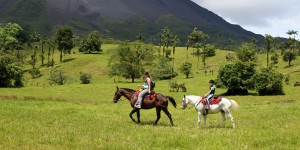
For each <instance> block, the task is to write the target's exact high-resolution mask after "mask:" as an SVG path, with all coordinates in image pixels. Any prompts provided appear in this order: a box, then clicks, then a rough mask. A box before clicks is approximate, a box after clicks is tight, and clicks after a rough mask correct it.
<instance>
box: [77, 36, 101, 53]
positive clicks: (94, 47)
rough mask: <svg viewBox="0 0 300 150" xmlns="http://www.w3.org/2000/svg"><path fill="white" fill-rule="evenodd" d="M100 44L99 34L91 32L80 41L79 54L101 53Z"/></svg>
mask: <svg viewBox="0 0 300 150" xmlns="http://www.w3.org/2000/svg"><path fill="white" fill-rule="evenodd" d="M101 44H102V43H101V34H100V33H99V32H98V31H93V32H91V33H90V34H89V35H88V36H87V37H84V38H83V39H82V40H81V41H80V44H79V52H86V53H92V52H94V51H95V52H101V51H102V50H101Z"/></svg>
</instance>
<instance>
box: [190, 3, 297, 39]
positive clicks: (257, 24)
mask: <svg viewBox="0 0 300 150" xmlns="http://www.w3.org/2000/svg"><path fill="white" fill-rule="evenodd" d="M192 1H194V2H196V3H197V4H199V5H200V6H202V7H204V8H207V9H208V10H210V11H213V12H214V13H216V14H218V15H219V16H221V17H223V18H224V19H225V20H227V21H228V22H230V23H233V24H239V25H241V26H242V27H243V28H244V29H247V30H249V31H252V32H254V33H258V34H262V35H265V34H266V33H268V34H271V35H272V36H281V37H288V36H287V35H286V32H287V31H288V30H296V31H298V34H299V35H298V37H300V0H192Z"/></svg>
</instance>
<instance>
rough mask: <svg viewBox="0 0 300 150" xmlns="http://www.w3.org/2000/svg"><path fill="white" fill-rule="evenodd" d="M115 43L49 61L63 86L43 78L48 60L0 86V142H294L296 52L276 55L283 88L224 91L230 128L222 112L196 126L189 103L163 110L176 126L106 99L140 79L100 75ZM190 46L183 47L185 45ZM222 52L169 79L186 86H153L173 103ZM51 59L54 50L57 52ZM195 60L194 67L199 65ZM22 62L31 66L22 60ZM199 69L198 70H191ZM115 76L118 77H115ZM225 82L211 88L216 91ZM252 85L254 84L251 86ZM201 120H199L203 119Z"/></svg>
mask: <svg viewBox="0 0 300 150" xmlns="http://www.w3.org/2000/svg"><path fill="white" fill-rule="evenodd" d="M114 48H116V45H104V46H103V49H104V52H103V54H93V55H88V54H87V55H85V54H79V53H76V54H72V55H67V56H66V58H65V60H66V61H65V62H64V63H59V64H58V65H57V66H56V68H59V69H62V70H64V71H65V72H66V73H67V75H68V76H69V80H68V83H67V84H66V85H63V86H50V85H49V84H48V81H47V78H48V76H49V73H50V70H51V69H50V68H41V71H42V74H43V76H42V77H41V78H39V79H34V80H33V79H31V77H30V76H29V75H28V74H26V75H25V87H24V88H16V89H11V88H7V89H0V149H205V148H209V149H298V148H299V146H300V142H299V135H300V126H299V124H300V120H299V116H300V105H299V96H300V93H299V88H298V87H293V85H292V84H293V83H294V82H296V81H299V80H300V78H299V77H300V72H299V71H300V60H299V59H298V60H296V61H294V62H292V64H293V66H292V67H286V66H287V63H285V62H282V61H281V58H280V62H279V66H278V69H279V71H280V72H282V73H284V74H289V75H290V77H291V79H290V83H291V85H284V90H285V93H286V95H282V96H265V97H260V96H255V95H250V96H230V97H229V98H230V99H234V100H236V101H237V102H238V103H239V105H240V109H239V110H238V111H234V112H233V116H234V117H235V120H236V123H237V128H236V129H232V128H231V123H230V121H229V120H227V121H226V123H225V126H224V127H223V128H217V127H216V126H217V125H218V123H219V121H220V119H221V115H220V114H217V115H209V117H208V123H209V126H208V127H205V126H204V125H203V124H202V125H201V127H200V128H196V123H197V113H196V111H195V110H194V108H193V107H192V106H189V109H187V110H181V109H180V108H179V107H178V108H174V107H173V106H171V105H170V107H169V110H170V112H171V114H172V116H173V119H174V123H175V126H174V127H171V126H170V123H169V120H168V118H167V116H166V115H164V114H162V118H161V120H160V121H159V123H158V126H152V123H153V122H154V121H155V119H156V115H155V110H154V109H153V110H142V112H141V121H142V124H140V125H137V124H135V123H133V122H132V121H131V120H130V118H129V116H128V115H129V112H130V111H131V108H130V106H129V102H128V101H127V100H125V99H124V98H123V99H122V100H121V101H120V102H119V103H118V104H114V103H113V102H112V99H113V94H114V91H115V88H116V86H119V87H127V88H132V89H136V88H137V85H138V84H140V82H142V80H137V83H130V82H128V81H127V80H124V79H122V78H117V77H116V78H115V79H114V78H111V77H109V76H107V72H108V70H107V62H108V59H109V56H110V54H111V51H113V49H114ZM191 51H192V50H190V52H191ZM228 53H229V52H226V51H217V56H215V57H213V58H209V59H208V62H207V64H208V65H209V66H211V68H213V70H214V75H209V74H208V75H207V76H205V75H204V71H203V70H200V71H199V70H197V68H196V66H197V58H196V57H193V56H191V55H189V61H190V62H193V75H192V77H191V78H189V79H185V78H184V76H183V75H182V74H180V76H178V77H177V78H175V79H174V80H175V81H176V82H178V83H185V84H186V86H187V89H188V92H186V93H183V92H179V93H173V92H169V90H170V89H169V83H170V82H171V81H156V85H157V88H156V91H157V92H159V93H163V94H165V95H170V96H172V97H174V98H175V100H176V102H177V104H178V106H180V105H181V99H182V96H183V95H184V94H195V95H203V94H204V93H205V92H207V86H208V85H207V82H208V80H209V79H215V78H216V75H217V71H218V68H219V67H220V66H221V65H223V64H225V63H227V62H226V60H225V55H226V54H228ZM175 57H176V59H175V68H177V69H178V68H179V66H180V65H181V63H182V62H183V60H185V59H186V50H185V48H178V49H177V51H176V55H175ZM258 58H259V61H258V62H260V63H259V67H263V66H265V65H266V64H265V61H264V60H265V58H266V55H264V54H261V55H259V57H258ZM55 61H56V62H58V57H57V56H56V60H55ZM202 67H203V66H202V64H200V68H202ZM26 68H30V67H29V66H26ZM80 71H86V72H91V73H92V74H93V78H92V84H89V85H81V84H80V81H79V72H80ZM197 71H199V72H200V73H199V74H197V73H196V72H197ZM114 80H116V81H117V82H116V83H115V82H114ZM225 91H226V89H217V94H220V93H224V92H225ZM252 93H254V91H253V92H252ZM202 123H203V121H202Z"/></svg>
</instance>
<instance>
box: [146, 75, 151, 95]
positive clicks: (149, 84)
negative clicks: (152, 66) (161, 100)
mask: <svg viewBox="0 0 300 150" xmlns="http://www.w3.org/2000/svg"><path fill="white" fill-rule="evenodd" d="M147 84H148V92H149V94H150V93H151V83H150V79H147Z"/></svg>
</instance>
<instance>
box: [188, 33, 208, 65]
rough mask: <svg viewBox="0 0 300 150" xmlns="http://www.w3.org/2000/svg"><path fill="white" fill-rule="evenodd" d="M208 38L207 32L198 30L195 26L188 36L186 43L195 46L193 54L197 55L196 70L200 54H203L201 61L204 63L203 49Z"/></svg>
mask: <svg viewBox="0 0 300 150" xmlns="http://www.w3.org/2000/svg"><path fill="white" fill-rule="evenodd" d="M208 38H209V36H208V35H207V34H205V33H203V32H202V31H200V30H198V29H197V28H194V30H193V31H192V33H191V34H190V35H189V36H188V45H190V46H192V47H193V48H196V53H194V55H196V56H197V57H198V63H197V69H198V70H199V61H200V57H201V55H203V56H202V57H201V58H202V62H203V64H205V59H206V56H205V52H204V49H205V47H206V40H207V39H208ZM200 48H202V49H203V51H202V52H201V51H200ZM204 66H205V65H204Z"/></svg>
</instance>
